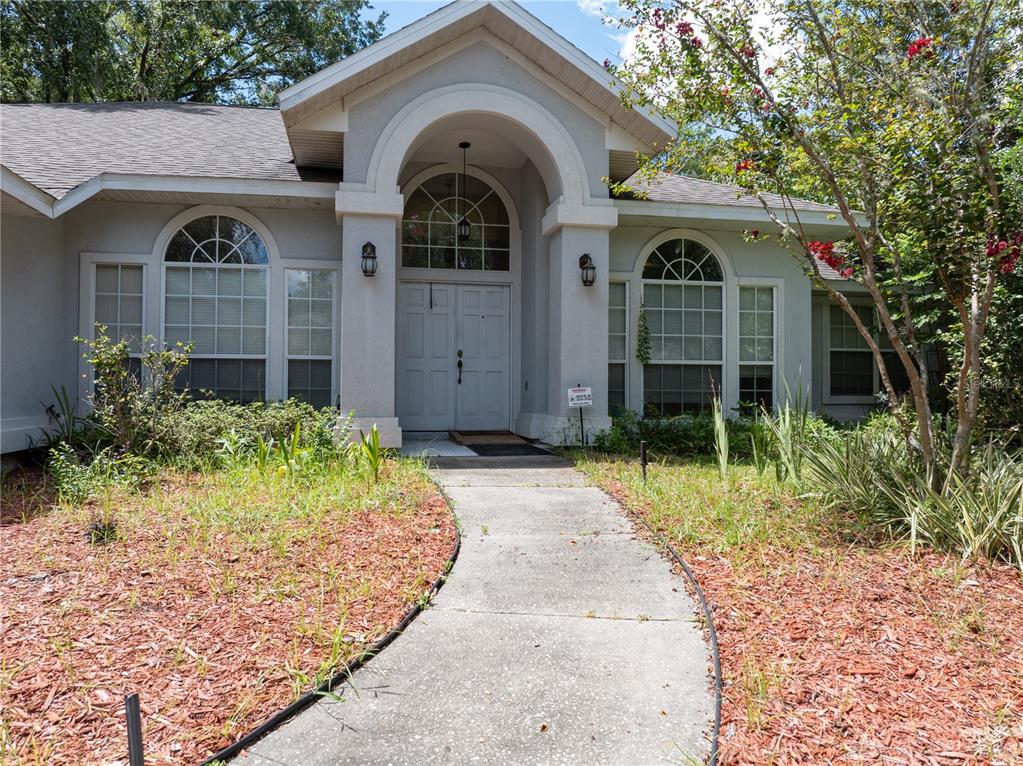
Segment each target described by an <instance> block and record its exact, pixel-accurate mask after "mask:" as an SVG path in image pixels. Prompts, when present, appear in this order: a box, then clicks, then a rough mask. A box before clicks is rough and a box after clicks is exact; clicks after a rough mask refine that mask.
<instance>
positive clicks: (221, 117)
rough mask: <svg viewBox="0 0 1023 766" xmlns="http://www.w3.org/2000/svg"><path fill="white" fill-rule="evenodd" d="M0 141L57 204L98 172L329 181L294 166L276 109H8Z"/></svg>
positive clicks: (162, 105) (0, 113)
mask: <svg viewBox="0 0 1023 766" xmlns="http://www.w3.org/2000/svg"><path fill="white" fill-rule="evenodd" d="M0 138H2V142H0V162H2V163H3V164H4V165H6V166H7V167H8V168H10V169H11V170H13V171H14V172H15V173H17V174H18V175H20V176H22V177H23V178H24V179H25V180H27V181H29V182H30V183H32V184H34V185H36V186H38V187H39V188H40V189H42V190H44V191H46V192H49V193H50V194H52V195H53V196H54V197H57V198H58V199H59V198H60V197H63V196H64V195H65V194H67V193H68V192H69V191H70V190H71V189H73V188H75V187H76V186H78V185H80V184H82V183H84V182H85V181H88V180H89V179H90V178H93V177H94V176H96V175H98V174H100V173H129V174H145V175H173V176H200V177H210V178H246V179H258V180H282V181H300V180H324V179H323V177H322V175H320V174H316V173H308V172H306V171H305V170H302V171H299V170H298V169H297V168H296V167H295V166H294V164H292V162H291V148H290V146H289V145H288V136H287V133H286V132H285V130H284V123H283V121H282V120H281V115H280V112H279V111H278V110H276V109H259V108H253V107H234V106H218V105H211V104H191V103H166V102H138V103H135V102H127V103H125V102H122V103H103V104H4V105H3V106H2V107H0ZM331 180H337V179H336V177H335V178H333V179H331Z"/></svg>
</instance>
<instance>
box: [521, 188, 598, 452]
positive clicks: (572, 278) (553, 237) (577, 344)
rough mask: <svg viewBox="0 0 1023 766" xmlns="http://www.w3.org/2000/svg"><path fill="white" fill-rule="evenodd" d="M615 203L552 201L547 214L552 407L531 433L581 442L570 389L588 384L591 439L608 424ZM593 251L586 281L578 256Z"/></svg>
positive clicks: (537, 419) (587, 427) (557, 440)
mask: <svg viewBox="0 0 1023 766" xmlns="http://www.w3.org/2000/svg"><path fill="white" fill-rule="evenodd" d="M616 221H617V215H616V211H615V209H614V208H612V207H596V206H594V207H587V208H584V209H582V210H566V209H564V207H563V206H559V205H555V206H552V208H551V210H549V211H548V214H547V216H545V218H544V223H543V229H544V233H545V234H546V235H547V242H548V279H549V282H548V302H549V327H548V343H549V346H548V359H547V366H548V378H547V385H548V391H547V411H546V412H545V413H543V414H542V415H540V416H539V417H535V418H534V421H533V423H532V429H531V430H532V431H533V433H532V434H530V435H531V436H537V437H540V438H542V439H544V440H545V441H548V442H550V443H554V444H578V443H579V439H580V425H579V410H578V409H570V408H569V406H568V389H569V388H571V387H574V386H589V387H590V388H592V389H593V406H592V407H586V408H584V409H583V424H584V428H585V430H586V434H587V440H588V441H589V440H592V438H593V434H594V433H596V432H597V431H600V430H603V429H605V428H608V427H609V426H610V425H611V419H610V418H609V417H608V415H607V304H608V273H609V270H610V269H609V267H610V260H611V259H610V230H611V228H613V226H614V224H615V223H616ZM584 253H588V254H589V256H590V257H591V258H592V259H593V262H594V264H595V265H596V267H597V274H596V276H597V279H596V283H595V284H593V285H590V286H586V285H584V284H583V283H582V272H581V270H580V268H579V257H580V256H581V255H583V254H584Z"/></svg>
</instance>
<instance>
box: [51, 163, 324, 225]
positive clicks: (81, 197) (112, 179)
mask: <svg viewBox="0 0 1023 766" xmlns="http://www.w3.org/2000/svg"><path fill="white" fill-rule="evenodd" d="M107 189H110V190H117V191H151V192H178V193H186V194H187V193H189V192H194V193H205V194H224V195H247V196H256V197H294V198H298V199H302V198H305V199H333V198H334V192H335V191H337V184H333V183H327V182H318V181H308V182H307V181H273V180H263V179H252V178H202V177H197V176H156V175H152V176H151V175H140V174H129V173H100V174H99V175H97V176H93V177H92V178H90V179H89V180H88V181H86V182H85V183H83V184H80V185H79V186H76V187H75V188H74V189H72V190H71V191H70V192H68V193H67V194H66V195H65V196H63V197H61V198H60V199H59V200H57V201H56V202H55V203H54V205H53V215H52V216H51V217H53V218H56V217H57V216H60V215H63V214H64V213H66V212H68V211H69V210H72V209H74V208H76V207H78V206H79V205H81V204H82V203H83V202H85V201H87V200H89V199H91V198H92V197H94V196H96V195H97V194H99V193H100V192H101V191H104V190H107Z"/></svg>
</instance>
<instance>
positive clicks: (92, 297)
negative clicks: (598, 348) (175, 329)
mask: <svg viewBox="0 0 1023 766" xmlns="http://www.w3.org/2000/svg"><path fill="white" fill-rule="evenodd" d="M151 265H152V264H151V256H150V254H149V253H90V252H83V253H81V254H80V256H79V267H78V268H79V280H78V285H79V290H78V335H79V336H80V337H82V338H88V339H89V340H94V339H95V337H96V267H97V266H141V267H142V341H143V342H144V339H145V337H146V336H147V335H152V334H153V332H152V323H151V320H150V317H149V312H150V300H149V296H150V292H151V290H152V285H150V280H151V273H152V269H151V268H150V266H151ZM76 345H77V344H76ZM76 353H77V354H78V373H79V375H78V398H79V400H81V401H82V402H87V401H88V400H89V397H91V396H92V394H93V388H94V384H93V379H94V377H95V376H94V374H93V369H92V365H91V364H89V362H88V361H87V360H86V359H85V349H83V348H80V347H79V348H76Z"/></svg>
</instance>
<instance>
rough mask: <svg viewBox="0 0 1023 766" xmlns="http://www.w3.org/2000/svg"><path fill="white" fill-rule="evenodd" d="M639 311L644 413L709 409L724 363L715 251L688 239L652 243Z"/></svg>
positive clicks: (721, 282)
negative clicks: (644, 335)
mask: <svg viewBox="0 0 1023 766" xmlns="http://www.w3.org/2000/svg"><path fill="white" fill-rule="evenodd" d="M643 311H644V313H645V314H646V320H647V324H648V327H649V329H650V361H649V363H648V364H647V365H646V366H645V367H644V370H643V403H644V410H645V412H646V414H649V415H678V414H681V413H683V412H699V411H703V410H707V409H709V407H710V403H711V400H712V398H713V396H714V394H715V392H717V393H720V391H721V371H722V367H723V364H724V276H723V272H722V270H721V264H720V262H719V261H718V259H717V257H716V256H715V255H714V254H713V253H712V252H711V251H710V250H709V249H708V248H707V247H706V246H705V245H703V244H701V243H699V242H696V241H694V240H691V239H672V240H669V241H668V242H664V243H663V244H661V245H659V246H658V247H656V248H654V250H653V252H652V253H650V255H649V256H648V258H647V260H646V263H645V264H644V266H643Z"/></svg>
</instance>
